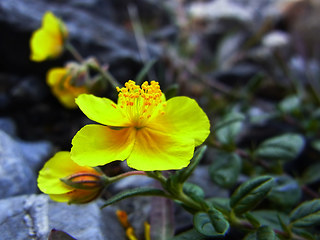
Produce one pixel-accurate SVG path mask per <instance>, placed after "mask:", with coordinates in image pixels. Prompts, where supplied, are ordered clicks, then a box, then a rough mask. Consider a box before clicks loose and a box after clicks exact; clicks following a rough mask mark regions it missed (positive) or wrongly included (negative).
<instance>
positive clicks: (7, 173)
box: [0, 130, 52, 199]
mask: <svg viewBox="0 0 320 240" xmlns="http://www.w3.org/2000/svg"><path fill="white" fill-rule="evenodd" d="M51 152H52V145H51V144H50V143H48V142H35V143H32V142H24V141H20V140H16V139H14V138H12V137H11V136H9V135H8V134H7V133H5V132H4V131H2V130H0V189H1V191H0V199H1V198H5V197H10V196H15V195H20V194H27V193H35V192H36V190H37V186H36V182H37V180H36V179H37V171H38V170H39V166H40V165H41V164H42V163H43V162H44V160H45V159H46V158H48V156H49V155H50V154H51Z"/></svg>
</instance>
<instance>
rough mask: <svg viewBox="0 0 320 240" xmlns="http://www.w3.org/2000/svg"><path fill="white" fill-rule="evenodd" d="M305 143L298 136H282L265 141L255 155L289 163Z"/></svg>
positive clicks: (301, 137)
mask: <svg viewBox="0 0 320 240" xmlns="http://www.w3.org/2000/svg"><path fill="white" fill-rule="evenodd" d="M304 145H305V141H304V138H303V136H301V135H299V134H291V133H289V134H284V135H281V136H277V137H274V138H270V139H267V140H266V141H264V142H263V143H261V144H260V146H259V147H258V149H257V150H256V152H255V154H256V156H257V157H258V158H264V159H269V160H283V161H290V160H293V159H295V158H296V157H297V156H298V155H299V153H300V152H301V151H302V149H303V148H304Z"/></svg>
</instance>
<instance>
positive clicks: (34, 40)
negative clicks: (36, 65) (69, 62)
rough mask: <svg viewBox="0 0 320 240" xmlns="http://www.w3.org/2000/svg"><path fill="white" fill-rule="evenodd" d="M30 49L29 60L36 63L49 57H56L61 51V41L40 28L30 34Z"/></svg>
mask: <svg viewBox="0 0 320 240" xmlns="http://www.w3.org/2000/svg"><path fill="white" fill-rule="evenodd" d="M30 48H31V56H30V58H31V60H33V61H37V62H40V61H44V60H46V59H47V58H50V57H57V56H58V55H60V54H61V52H62V49H63V47H62V43H61V40H60V39H59V38H57V37H56V36H52V35H51V34H49V33H48V32H47V31H46V30H45V29H42V28H40V29H39V30H37V31H35V32H34V33H33V34H32V36H31V40H30Z"/></svg>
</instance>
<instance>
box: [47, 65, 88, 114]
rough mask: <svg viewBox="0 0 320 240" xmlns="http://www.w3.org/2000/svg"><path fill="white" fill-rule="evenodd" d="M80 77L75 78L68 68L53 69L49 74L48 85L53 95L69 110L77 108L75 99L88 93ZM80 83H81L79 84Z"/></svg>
mask: <svg viewBox="0 0 320 240" xmlns="http://www.w3.org/2000/svg"><path fill="white" fill-rule="evenodd" d="M78 80H81V79H79V75H78V76H73V75H72V72H71V70H70V69H68V68H52V69H51V70H50V71H49V72H48V74H47V84H48V85H49V86H50V87H51V91H52V93H53V94H54V95H55V96H56V97H57V98H58V100H59V101H60V102H61V103H62V104H63V105H64V106H65V107H67V108H76V107H77V104H76V103H75V98H76V97H78V96H79V95H80V94H82V93H88V89H87V87H86V86H85V85H84V83H81V82H80V81H78ZM79 82H80V83H79Z"/></svg>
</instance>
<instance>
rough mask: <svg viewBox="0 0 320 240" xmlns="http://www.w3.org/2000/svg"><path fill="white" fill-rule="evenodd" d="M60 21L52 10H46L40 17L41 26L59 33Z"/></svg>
mask: <svg viewBox="0 0 320 240" xmlns="http://www.w3.org/2000/svg"><path fill="white" fill-rule="evenodd" d="M61 24H62V21H61V20H60V19H59V18H57V17H56V16H55V15H54V14H53V13H52V12H46V13H45V14H44V15H43V18H42V28H44V29H46V30H47V31H48V32H51V33H53V34H56V35H59V34H60V33H61V31H60V25H61Z"/></svg>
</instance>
